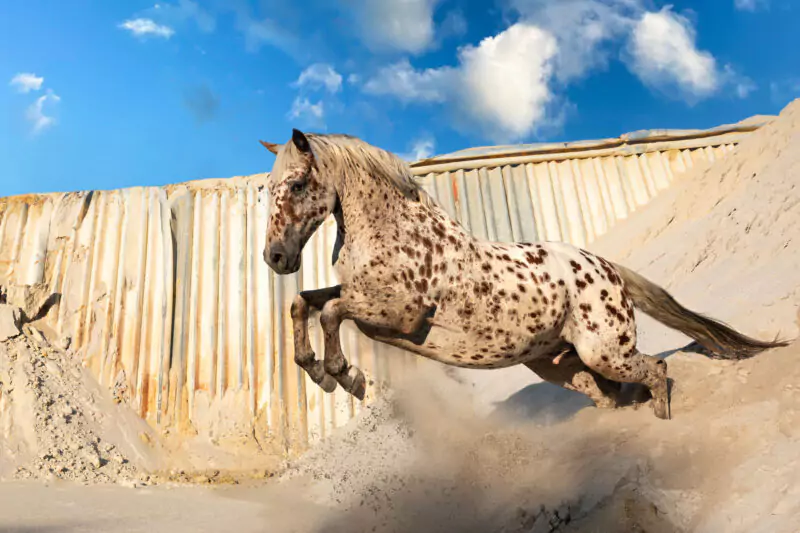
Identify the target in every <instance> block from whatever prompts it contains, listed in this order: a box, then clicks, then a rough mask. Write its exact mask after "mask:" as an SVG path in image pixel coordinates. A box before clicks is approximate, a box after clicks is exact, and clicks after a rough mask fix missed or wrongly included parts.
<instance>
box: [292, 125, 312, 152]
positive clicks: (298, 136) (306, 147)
mask: <svg viewBox="0 0 800 533" xmlns="http://www.w3.org/2000/svg"><path fill="white" fill-rule="evenodd" d="M292 142H293V143H294V145H295V146H296V147H297V149H298V150H300V152H302V153H304V154H310V153H311V145H310V144H309V143H308V138H307V137H306V135H305V134H304V133H303V132H302V131H300V130H298V129H293V130H292Z"/></svg>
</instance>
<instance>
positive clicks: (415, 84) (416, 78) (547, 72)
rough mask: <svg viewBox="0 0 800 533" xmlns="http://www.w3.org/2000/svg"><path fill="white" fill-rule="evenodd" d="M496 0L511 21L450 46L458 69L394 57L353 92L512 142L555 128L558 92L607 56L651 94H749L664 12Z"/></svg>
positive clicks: (635, 3)
mask: <svg viewBox="0 0 800 533" xmlns="http://www.w3.org/2000/svg"><path fill="white" fill-rule="evenodd" d="M505 2H506V5H507V6H510V7H511V12H510V13H511V15H510V17H509V18H515V17H516V18H517V19H518V20H519V21H520V22H517V23H516V24H513V25H512V26H510V27H509V28H507V29H506V30H505V31H503V32H501V33H499V34H497V35H495V36H494V37H489V38H486V39H484V40H482V41H481V42H480V43H479V44H478V45H476V46H465V47H462V48H461V49H459V51H458V64H457V65H455V66H442V67H438V68H427V69H415V68H414V67H413V66H412V65H411V63H410V62H409V60H408V59H402V60H399V61H396V62H394V63H392V64H389V65H387V66H384V67H382V68H381V69H379V70H378V71H377V72H375V73H374V74H373V75H372V77H370V78H368V79H367V81H366V82H364V83H363V85H362V90H363V91H364V92H365V93H367V94H372V95H384V96H391V97H393V98H395V99H397V100H399V101H401V102H403V103H406V104H408V103H412V102H413V103H423V104H444V105H445V106H447V107H448V108H449V109H450V111H452V112H453V118H454V122H456V123H457V127H459V129H465V128H470V129H473V130H475V129H477V130H479V131H480V132H481V133H482V134H483V136H484V137H487V138H490V139H492V140H493V141H495V142H513V141H517V140H520V139H523V138H525V137H527V136H530V135H532V134H534V133H540V132H542V130H543V129H545V128H548V129H549V128H551V127H554V126H555V127H557V126H559V125H560V124H561V123H562V122H563V120H564V118H565V117H566V115H567V113H568V111H569V112H570V113H571V112H573V111H574V106H572V105H571V104H570V103H569V102H568V101H566V99H565V98H564V97H563V96H561V95H563V94H564V89H565V88H566V87H567V86H568V85H569V84H570V83H574V82H575V81H576V80H578V79H580V78H583V77H585V76H587V75H589V74H590V73H591V72H592V71H595V70H598V69H601V68H605V67H606V66H607V64H608V62H609V61H610V60H611V59H621V60H622V61H624V62H625V63H626V64H627V65H628V68H629V69H630V70H631V71H632V72H633V73H634V74H636V75H637V76H638V77H639V79H640V80H641V81H642V82H643V83H644V84H646V85H647V86H649V87H650V88H652V89H658V90H662V91H664V92H667V93H668V94H670V95H675V96H679V97H680V96H682V97H683V98H684V99H685V100H687V101H689V102H691V101H694V100H697V99H699V98H702V97H707V96H710V95H712V94H714V93H716V92H719V91H720V89H721V88H723V87H729V88H730V90H731V92H732V93H735V95H736V96H738V97H739V98H745V97H747V96H748V95H749V94H750V93H751V92H752V91H753V90H755V89H756V86H755V84H754V83H753V81H752V80H750V79H749V78H747V77H745V76H743V75H740V74H738V73H736V72H735V71H734V69H733V68H731V67H730V66H728V65H725V66H724V67H722V66H720V65H718V64H717V60H716V59H715V58H714V56H713V55H712V54H711V53H710V52H708V51H705V50H700V49H698V47H697V44H696V35H695V29H694V27H693V25H692V24H691V22H690V21H689V20H688V19H687V18H685V17H683V16H681V15H679V14H676V13H674V12H673V11H672V10H671V6H667V7H666V8H664V9H662V10H660V11H655V12H650V11H647V10H646V9H645V5H646V2H645V0H557V1H556V0H505ZM647 4H649V2H648V3H647ZM626 43H627V46H620V45H625V44H626ZM620 48H622V53H621V54H619V51H620Z"/></svg>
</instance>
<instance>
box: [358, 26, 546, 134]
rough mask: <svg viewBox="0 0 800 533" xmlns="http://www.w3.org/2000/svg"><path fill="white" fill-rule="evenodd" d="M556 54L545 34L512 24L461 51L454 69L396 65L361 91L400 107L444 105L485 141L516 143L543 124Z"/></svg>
mask: <svg viewBox="0 0 800 533" xmlns="http://www.w3.org/2000/svg"><path fill="white" fill-rule="evenodd" d="M557 51H558V46H557V44H556V41H555V39H554V38H553V36H552V35H550V34H549V33H548V32H546V31H543V30H541V29H540V28H537V27H536V26H532V25H529V24H515V25H513V26H511V27H510V28H508V29H506V30H505V31H503V32H501V33H499V34H498V35H496V36H494V37H488V38H486V39H484V40H483V41H481V42H480V43H479V44H478V46H466V47H463V48H461V49H460V50H459V54H458V55H459V65H458V67H455V68H454V67H442V68H438V69H426V70H415V69H414V68H413V67H412V66H411V65H410V63H409V62H408V60H402V61H399V62H397V63H395V64H393V65H390V66H388V67H384V68H383V69H381V70H380V71H379V72H378V73H377V75H376V76H375V77H373V78H372V79H370V80H369V81H367V83H366V84H365V85H364V88H363V89H364V91H365V92H366V93H369V94H380V95H392V96H394V97H396V98H398V99H399V100H401V101H404V102H427V103H441V102H448V103H450V104H452V105H453V106H454V107H455V111H456V113H457V115H458V116H459V117H461V118H462V120H463V121H464V122H465V123H471V125H477V126H478V127H480V128H481V129H482V130H483V131H484V133H485V134H486V135H487V136H489V137H491V138H493V139H495V140H511V139H518V138H521V137H524V136H526V135H528V134H530V133H532V132H533V131H534V130H535V129H536V128H537V127H538V126H541V125H543V124H544V123H545V122H547V120H548V119H547V117H546V111H547V106H548V104H549V103H550V102H551V100H552V97H553V94H552V92H551V90H550V88H549V86H548V84H549V81H550V78H551V77H552V73H553V70H552V60H553V57H554V56H555V54H556V53H557Z"/></svg>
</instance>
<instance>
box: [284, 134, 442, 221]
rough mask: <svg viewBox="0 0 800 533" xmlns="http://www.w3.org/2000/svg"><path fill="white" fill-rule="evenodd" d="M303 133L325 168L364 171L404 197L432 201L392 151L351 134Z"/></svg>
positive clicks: (338, 172) (337, 172)
mask: <svg viewBox="0 0 800 533" xmlns="http://www.w3.org/2000/svg"><path fill="white" fill-rule="evenodd" d="M306 137H307V138H308V141H309V143H310V144H311V148H312V150H313V151H314V156H315V157H316V158H317V163H318V164H319V165H321V166H322V167H323V168H325V170H326V171H327V172H330V173H332V174H333V175H340V176H350V175H352V174H354V173H356V172H364V171H366V172H367V174H368V175H369V176H371V177H372V178H374V179H378V180H381V181H383V182H385V183H387V184H389V185H391V186H393V187H394V188H396V189H397V190H399V191H400V192H402V193H403V195H404V196H405V197H406V198H409V199H411V200H414V201H417V202H421V203H423V204H425V205H431V204H433V203H434V201H433V199H432V198H431V197H430V196H429V195H428V193H426V192H425V190H424V189H423V188H422V186H421V184H420V183H419V182H418V181H417V179H416V177H415V176H414V174H412V173H411V169H410V167H409V166H408V163H406V162H405V161H404V160H403V159H401V158H399V157H397V156H396V155H394V154H392V153H391V152H388V151H386V150H383V149H381V148H378V147H377V146H373V145H371V144H369V143H367V142H365V141H362V140H361V139H359V138H358V137H353V136H351V135H345V134H320V133H306ZM289 144H291V143H289Z"/></svg>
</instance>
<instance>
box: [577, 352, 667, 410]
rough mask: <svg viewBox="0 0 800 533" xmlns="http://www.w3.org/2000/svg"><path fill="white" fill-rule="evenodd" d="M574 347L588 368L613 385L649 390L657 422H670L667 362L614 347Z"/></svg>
mask: <svg viewBox="0 0 800 533" xmlns="http://www.w3.org/2000/svg"><path fill="white" fill-rule="evenodd" d="M575 344H576V348H577V350H578V355H579V356H580V358H581V360H582V361H583V362H584V363H586V366H588V367H589V368H591V369H592V370H594V371H596V372H597V373H599V374H600V375H602V376H604V377H605V378H607V379H610V380H612V381H618V382H622V383H641V384H642V385H644V386H646V387H647V388H648V389H650V394H651V395H652V397H653V413H654V414H655V415H656V416H657V417H658V418H663V419H669V418H670V414H669V389H668V385H667V362H666V361H664V360H662V359H659V358H657V357H653V356H651V355H646V354H643V353H641V352H639V350H637V349H636V348H635V347H630V348H628V349H626V350H621V349H620V347H619V346H614V345H613V343H586V344H583V345H582V344H581V343H580V342H576V343H575Z"/></svg>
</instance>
